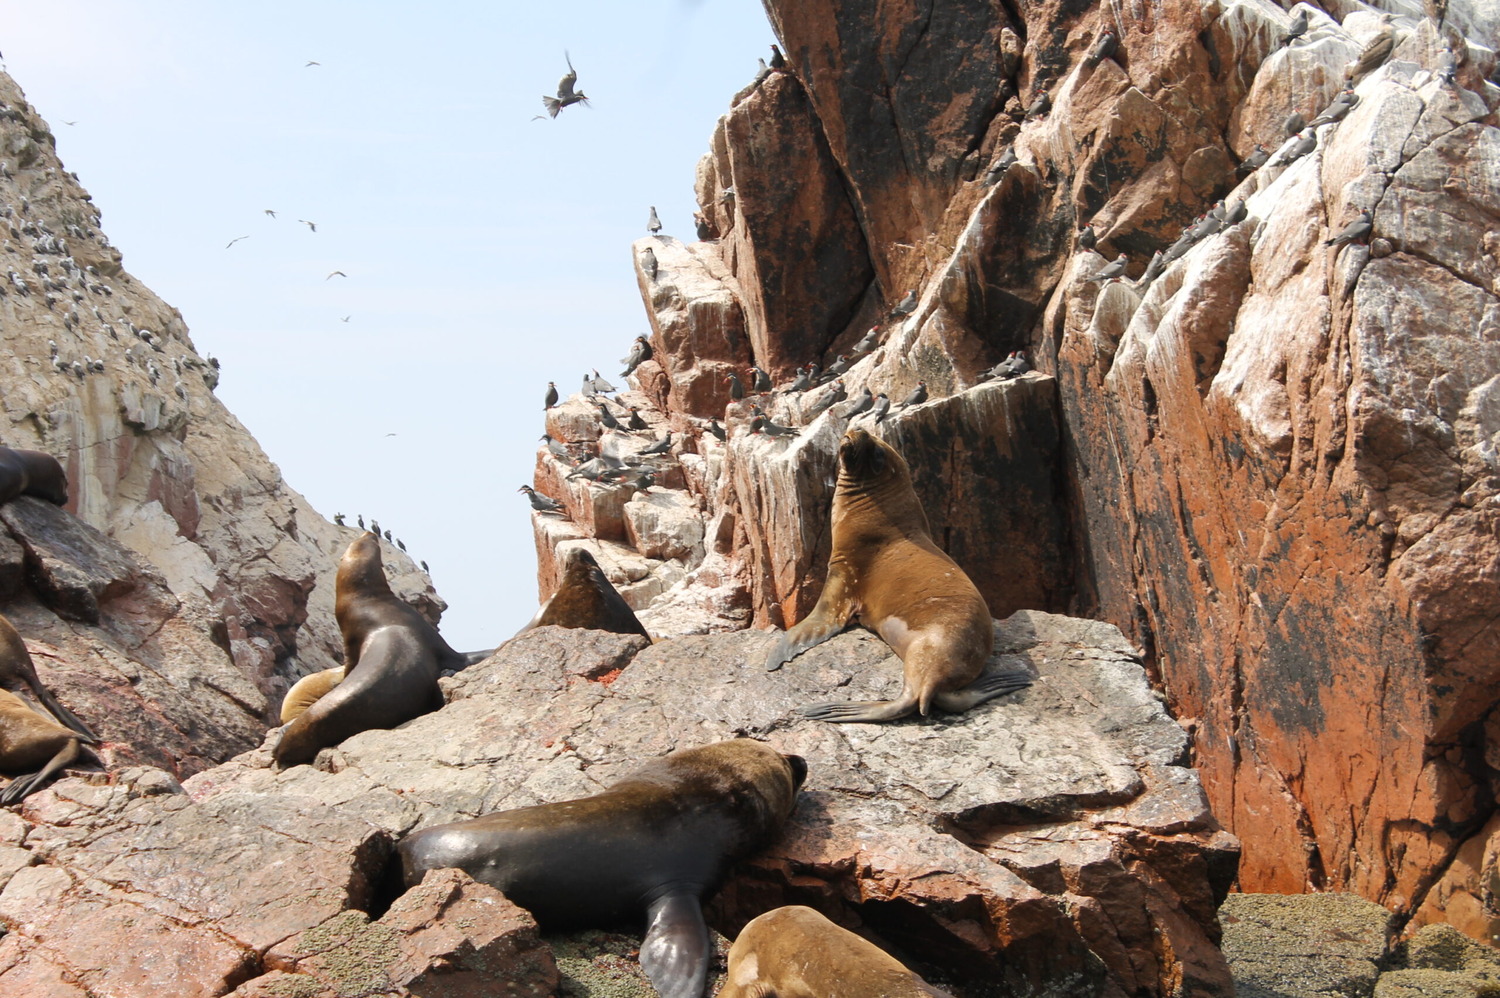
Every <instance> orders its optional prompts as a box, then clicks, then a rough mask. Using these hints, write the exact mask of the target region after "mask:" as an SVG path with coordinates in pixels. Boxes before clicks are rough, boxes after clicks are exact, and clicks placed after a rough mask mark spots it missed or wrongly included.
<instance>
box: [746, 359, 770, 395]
mask: <svg viewBox="0 0 1500 998" xmlns="http://www.w3.org/2000/svg"><path fill="white" fill-rule="evenodd" d="M750 387H751V390H752V391H757V392H768V391H770V390H771V376H770V375H769V374H767V373H766V372H765V371H762V370H761V369H760V368H759V367H757V366H755V365H754V364H751V365H750Z"/></svg>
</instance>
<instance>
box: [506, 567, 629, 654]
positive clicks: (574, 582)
mask: <svg viewBox="0 0 1500 998" xmlns="http://www.w3.org/2000/svg"><path fill="white" fill-rule="evenodd" d="M549 624H555V625H556V626H558V627H583V628H592V629H593V630H596V631H613V632H615V633H616V634H639V635H642V636H643V637H647V638H649V637H650V636H651V635H649V634H647V633H646V628H644V627H642V626H641V622H640V621H639V620H637V619H636V616H635V611H634V610H632V609H630V604H629V603H626V602H625V597H623V596H621V595H620V593H619V591H618V590H617V589H615V587H614V586H613V585H611V584H610V581H609V577H608V576H606V575H605V574H604V569H602V568H600V567H599V563H598V562H597V561H595V560H594V556H593V555H591V554H589V552H588V551H587V550H585V549H584V548H579V547H575V548H573V549H572V550H571V551H569V552H568V556H567V565H566V566H565V567H564V569H563V578H562V583H561V584H560V585H559V586H558V587H557V592H555V593H553V594H552V598H551V599H549V600H548V601H547V602H545V603H543V604H542V608H541V609H540V610H538V611H537V612H536V616H535V617H532V618H531V621H530V622H529V623H528V624H527V625H526V626H525V627H523V628H521V629H520V630H519V631H517V632H516V633H517V634H524V633H526V632H527V631H529V630H531V629H532V628H533V627H546V626H547V625H549Z"/></svg>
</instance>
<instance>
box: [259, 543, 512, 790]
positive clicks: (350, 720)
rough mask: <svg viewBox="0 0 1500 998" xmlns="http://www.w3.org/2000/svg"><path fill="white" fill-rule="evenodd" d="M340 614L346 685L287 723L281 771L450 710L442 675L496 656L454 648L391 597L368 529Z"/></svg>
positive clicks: (276, 753)
mask: <svg viewBox="0 0 1500 998" xmlns="http://www.w3.org/2000/svg"><path fill="white" fill-rule="evenodd" d="M333 615H334V617H335V619H337V620H338V624H339V632H340V633H341V634H342V635H343V637H344V680H343V681H342V682H340V683H339V684H338V685H336V686H335V687H334V688H333V689H332V690H331V691H329V692H328V694H327V695H325V696H323V697H322V698H321V699H319V700H318V701H317V702H316V703H314V704H313V705H312V706H311V707H308V708H307V710H306V711H304V712H303V713H302V714H301V715H299V716H298V717H297V719H296V720H294V721H292V723H291V724H290V725H288V726H287V729H286V731H285V732H284V733H283V734H282V736H281V741H280V742H279V743H277V745H276V748H275V749H274V750H273V751H272V753H271V755H272V757H273V758H274V759H275V761H276V762H277V764H279V765H281V766H294V765H296V764H297V763H299V762H311V761H312V759H313V758H314V757H315V756H316V755H317V754H318V750H319V749H321V748H326V747H327V746H329V745H337V744H338V743H339V742H341V741H343V740H344V739H345V738H348V737H349V736H351V735H356V734H358V733H359V732H361V731H367V730H369V729H370V728H394V727H395V726H396V725H398V724H401V723H403V722H405V721H410V720H411V719H412V718H414V717H419V716H421V715H422V714H426V713H427V712H428V711H432V710H437V709H438V708H439V707H441V706H442V705H443V694H442V691H441V690H439V689H438V684H437V680H438V674H439V673H440V672H442V671H443V670H444V669H462V668H464V667H465V666H467V665H471V664H473V663H474V662H476V661H478V660H479V659H480V658H483V657H485V656H487V655H488V654H489V652H487V651H486V652H469V653H467V654H462V653H460V652H456V651H454V650H453V649H452V648H450V647H449V646H448V642H446V641H444V640H443V636H442V635H441V634H439V633H438V631H437V628H436V627H433V626H432V625H431V624H429V623H428V622H427V618H425V617H423V616H422V615H421V614H420V613H418V612H417V611H416V610H415V609H414V608H413V607H411V606H410V605H408V604H407V603H406V602H405V601H404V600H402V599H401V598H399V597H398V596H397V595H396V594H395V593H393V592H391V587H390V584H389V583H388V582H386V579H385V569H384V568H383V567H382V565H381V563H380V538H379V537H377V536H376V535H375V534H374V533H372V532H370V531H368V530H367V531H365V532H364V533H363V534H360V535H359V536H358V537H356V538H355V539H354V541H353V542H352V543H351V544H350V545H349V547H348V549H347V550H345V551H344V557H343V558H341V559H340V560H339V570H338V575H337V576H336V578H335V582H334V606H333Z"/></svg>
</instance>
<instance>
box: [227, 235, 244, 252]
mask: <svg viewBox="0 0 1500 998" xmlns="http://www.w3.org/2000/svg"><path fill="white" fill-rule="evenodd" d="M249 238H250V237H249V236H235V237H234V238H233V239H231V240H229V242H227V243H225V244H224V248H225V249H228V248H229V247H231V246H233V245H234V244H235V243H237V242H239V241H240V240H241V239H249Z"/></svg>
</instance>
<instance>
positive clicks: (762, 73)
mask: <svg viewBox="0 0 1500 998" xmlns="http://www.w3.org/2000/svg"><path fill="white" fill-rule="evenodd" d="M756 62H758V63H760V65H759V66H758V67H757V68H756V70H755V81H754V82H756V83H759V82H761V81H762V80H764V79H765V78H766V77H768V76H770V75H771V67H770V66H767V65H766V60H765V59H757V60H756Z"/></svg>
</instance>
